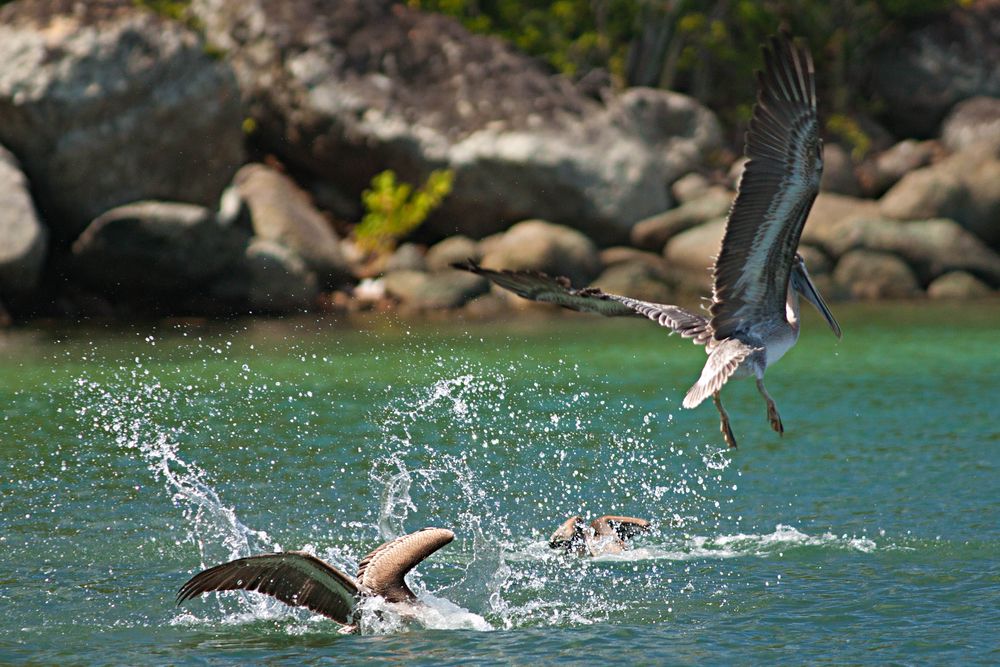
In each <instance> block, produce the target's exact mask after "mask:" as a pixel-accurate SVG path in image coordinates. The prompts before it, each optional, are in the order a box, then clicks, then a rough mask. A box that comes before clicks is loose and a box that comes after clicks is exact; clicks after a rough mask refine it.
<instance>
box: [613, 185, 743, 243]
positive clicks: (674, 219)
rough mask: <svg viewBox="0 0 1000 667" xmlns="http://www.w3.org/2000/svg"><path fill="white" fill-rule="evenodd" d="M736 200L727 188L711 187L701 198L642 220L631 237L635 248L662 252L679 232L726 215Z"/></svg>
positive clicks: (633, 229) (734, 195) (734, 194)
mask: <svg viewBox="0 0 1000 667" xmlns="http://www.w3.org/2000/svg"><path fill="white" fill-rule="evenodd" d="M735 197H736V193H734V192H731V191H730V190H727V189H726V188H723V187H721V186H711V187H709V188H708V189H707V190H706V191H705V192H704V194H702V195H701V196H700V197H696V198H694V199H691V200H689V201H687V202H685V203H683V204H681V205H680V206H678V207H677V208H673V209H670V210H669V211H665V212H663V213H659V214H657V215H654V216H652V217H649V218H646V219H645V220H640V221H639V222H638V223H636V225H635V226H634V227H633V228H632V232H631V234H630V236H631V241H632V245H634V246H635V247H637V248H643V249H645V250H654V251H657V252H659V251H661V250H663V246H664V245H665V244H666V243H667V241H669V240H670V239H671V238H672V237H673V236H676V235H677V234H679V233H680V232H683V231H685V230H687V229H690V228H692V227H697V226H698V225H700V224H702V223H704V222H707V221H709V220H713V219H715V218H718V217H721V216H724V215H726V214H727V213H728V211H729V208H730V207H731V206H732V204H733V199H734V198H735Z"/></svg>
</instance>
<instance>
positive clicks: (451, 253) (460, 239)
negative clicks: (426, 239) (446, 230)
mask: <svg viewBox="0 0 1000 667" xmlns="http://www.w3.org/2000/svg"><path fill="white" fill-rule="evenodd" d="M482 258H483V256H482V252H481V251H480V249H479V244H478V243H477V242H476V241H473V240H472V239H470V238H469V237H468V236H461V235H458V236H449V237H448V238H446V239H444V240H443V241H439V242H438V243H435V244H434V245H432V246H431V247H430V248H429V249H428V250H427V256H426V257H425V258H424V259H426V261H427V268H428V269H430V270H431V271H440V270H441V269H447V268H448V267H450V266H451V265H452V264H454V263H455V262H464V261H465V260H468V259H471V260H474V261H477V262H478V261H479V260H481V259H482Z"/></svg>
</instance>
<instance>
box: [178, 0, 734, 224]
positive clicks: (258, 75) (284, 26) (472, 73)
mask: <svg viewBox="0 0 1000 667" xmlns="http://www.w3.org/2000/svg"><path fill="white" fill-rule="evenodd" d="M191 7H192V11H193V12H194V14H195V16H197V18H198V19H199V20H200V21H201V22H202V23H203V25H204V26H205V30H206V34H207V35H208V37H209V39H210V41H211V42H212V43H213V44H214V45H215V46H216V47H218V48H221V49H224V50H225V51H226V52H227V54H228V58H229V60H230V62H232V63H233V66H234V67H235V69H236V72H237V76H238V78H239V81H240V88H241V91H242V93H243V98H244V102H245V109H246V112H247V114H248V115H250V116H251V117H253V118H254V119H255V120H256V126H257V133H256V136H255V140H256V141H258V142H259V143H260V144H261V145H262V146H263V147H264V148H266V149H267V150H269V151H272V152H274V153H275V154H277V155H279V156H280V157H281V158H282V159H283V160H284V161H285V162H287V163H289V164H290V165H292V166H294V167H295V168H297V169H299V170H301V171H304V172H310V173H313V174H317V175H319V176H321V177H323V178H326V179H328V180H330V181H332V182H335V183H337V184H338V185H339V186H342V187H343V188H344V189H345V190H346V191H348V192H353V193H355V194H358V193H360V192H361V190H362V189H363V188H364V187H366V186H367V184H368V182H369V181H370V179H371V178H372V176H373V175H374V174H376V173H377V172H379V171H381V170H382V169H385V168H387V167H388V168H391V169H393V170H395V171H396V172H397V173H398V174H399V175H400V177H401V178H402V179H403V180H406V181H408V182H418V181H422V180H423V179H424V178H425V177H426V176H427V174H428V173H429V172H430V170H432V169H437V168H442V167H446V168H450V169H452V170H454V172H455V182H454V187H453V191H452V193H451V195H449V196H448V197H447V199H446V200H445V202H444V204H443V205H442V207H441V208H440V209H439V210H438V211H437V212H435V214H434V215H432V216H431V218H430V219H429V220H428V221H427V223H426V224H425V226H424V228H423V230H422V231H424V232H427V233H428V234H429V235H439V236H446V235H452V234H455V233H462V234H466V235H468V236H472V237H474V238H481V237H483V236H485V235H488V234H490V233H493V232H496V231H499V230H501V229H503V228H505V227H506V226H508V225H510V224H511V223H512V222H514V221H516V220H520V219H524V218H529V217H541V218H545V219H550V220H553V221H556V222H562V223H565V224H570V225H573V226H574V227H578V228H579V229H582V230H585V231H587V233H588V234H590V235H591V236H592V237H593V238H594V239H596V240H598V241H599V242H602V243H604V242H611V241H616V240H624V239H625V238H627V236H628V230H629V228H630V227H631V225H632V224H633V223H634V222H635V221H637V220H640V219H642V218H644V217H647V216H649V215H652V214H653V213H656V212H657V211H662V210H664V209H665V208H667V207H668V206H669V204H670V195H669V191H668V187H669V184H670V183H671V182H672V181H673V180H675V179H676V178H678V177H679V176H680V175H682V174H684V173H686V172H688V171H690V170H691V169H692V167H694V166H695V163H696V162H698V161H700V158H701V156H702V155H703V154H704V153H705V152H706V151H709V150H712V149H713V148H714V147H715V146H717V145H718V143H719V142H720V141H721V133H720V132H719V129H718V123H717V121H716V119H715V117H714V116H713V114H712V113H711V112H709V111H708V110H706V109H704V108H703V107H701V106H700V105H698V104H696V103H695V102H693V101H692V100H690V99H689V98H686V97H684V96H681V95H678V94H676V93H670V92H668V91H652V90H646V91H631V92H629V93H627V94H626V95H624V96H621V97H618V98H614V99H613V101H612V102H610V103H609V104H608V105H604V104H602V103H601V102H598V101H597V100H594V99H592V98H590V97H587V96H586V95H584V94H583V93H582V92H581V91H580V90H579V89H577V88H576V87H575V86H573V85H572V83H571V82H570V81H569V80H567V79H565V78H563V77H560V76H553V75H552V74H551V73H550V72H549V71H548V70H546V69H545V68H544V66H543V65H541V64H540V63H539V62H537V61H536V60H533V59H531V58H529V57H527V56H525V55H523V54H520V53H518V52H516V51H515V50H514V49H512V48H511V47H510V46H509V45H507V44H506V43H504V42H502V41H501V40H498V39H495V38H491V37H486V36H481V35H473V34H471V33H469V32H468V31H467V30H465V29H464V28H463V27H462V26H461V25H460V24H459V23H458V22H457V21H455V20H453V19H451V18H448V17H445V16H441V15H434V14H425V13H422V12H419V11H417V10H414V9H411V8H409V7H407V6H406V5H405V3H398V2H393V1H392V0H344V1H342V2H338V3H333V4H331V3H325V4H321V3H316V2H315V1H314V0H247V1H246V2H240V3H234V2H229V1H228V0H194V2H193V3H192V5H191Z"/></svg>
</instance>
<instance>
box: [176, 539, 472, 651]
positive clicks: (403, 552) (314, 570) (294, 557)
mask: <svg viewBox="0 0 1000 667" xmlns="http://www.w3.org/2000/svg"><path fill="white" fill-rule="evenodd" d="M454 539H455V533H453V532H451V531H450V530H447V529H444V528H424V529H423V530H418V531H417V532H415V533H410V534H409V535H403V536H402V537H397V538H396V539H394V540H390V541H388V542H386V543H385V544H383V545H382V546H380V547H379V548H377V549H375V551H372V552H371V553H370V554H368V555H367V556H365V557H364V558H363V559H362V560H361V563H360V564H359V565H358V577H357V579H353V578H351V577H350V576H348V575H346V574H344V573H343V572H341V571H340V570H338V569H337V568H335V567H334V566H332V565H330V564H329V563H327V562H325V561H323V560H321V559H319V558H317V557H316V556H313V555H312V554H308V553H306V552H304V551H285V552H281V553H273V554H263V555H260V556H250V557H249V558H239V559H237V560H233V561H229V562H228V563H223V564H222V565H216V566H215V567H212V568H209V569H207V570H203V571H202V572H199V573H198V574H196V575H194V576H193V577H191V579H189V580H188V582H187V583H186V584H184V585H183V586H181V589H180V591H179V592H178V593H177V604H181V603H182V602H185V601H186V600H190V599H192V598H195V597H197V596H199V595H201V594H202V593H207V592H209V591H234V590H243V591H257V592H259V593H263V594H264V595H270V596H271V597H273V598H276V599H278V600H281V601H282V602H284V603H285V604H287V605H291V606H293V607H305V608H306V609H309V610H311V611H313V612H314V613H317V614H322V615H323V616H326V617H327V618H330V619H333V620H334V621H336V622H337V623H339V624H340V625H342V626H343V628H341V631H342V632H357V631H358V626H357V625H355V624H354V619H353V614H354V609H355V607H356V606H357V604H358V602H359V601H360V600H361V598H363V597H371V596H379V597H382V598H384V599H385V600H386V602H394V603H399V605H400V611H402V612H403V614H404V615H405V614H406V613H407V612H408V611H412V609H413V607H415V606H419V605H420V604H421V603H420V602H419V600H417V596H416V595H414V594H413V591H411V590H410V588H409V586H407V585H406V581H404V579H403V578H404V577H405V576H406V574H407V573H408V572H409V571H410V570H412V569H413V568H414V567H415V566H416V565H417V563H419V562H421V561H422V560H424V559H425V558H427V557H428V556H430V555H431V554H432V553H434V552H435V551H437V550H438V549H440V548H441V547H443V546H444V545H446V544H448V543H449V542H451V541H452V540H454Z"/></svg>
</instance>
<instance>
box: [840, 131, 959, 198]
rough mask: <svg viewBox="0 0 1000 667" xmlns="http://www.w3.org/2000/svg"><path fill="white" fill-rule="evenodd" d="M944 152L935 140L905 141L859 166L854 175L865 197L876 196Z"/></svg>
mask: <svg viewBox="0 0 1000 667" xmlns="http://www.w3.org/2000/svg"><path fill="white" fill-rule="evenodd" d="M943 153H944V149H943V147H942V146H941V144H940V143H939V142H938V141H935V140H927V141H917V140H916V139H904V140H903V141H900V142H899V143H897V144H895V145H894V146H892V147H891V148H889V149H887V150H885V151H882V152H881V153H877V154H875V155H874V156H872V157H869V158H868V159H866V160H865V161H864V162H862V163H861V164H860V165H858V168H857V171H856V173H857V176H858V182H859V183H860V186H861V191H862V193H863V194H864V195H865V196H866V197H878V196H880V195H882V194H883V193H885V191H886V190H888V189H889V188H891V187H892V186H893V185H895V184H896V183H897V182H898V181H899V179H901V178H903V176H905V175H906V174H908V173H910V172H911V171H914V170H915V169H919V168H921V167H926V166H927V165H929V164H930V163H931V162H932V161H934V160H935V159H937V158H939V157H941V156H942V155H943Z"/></svg>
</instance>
